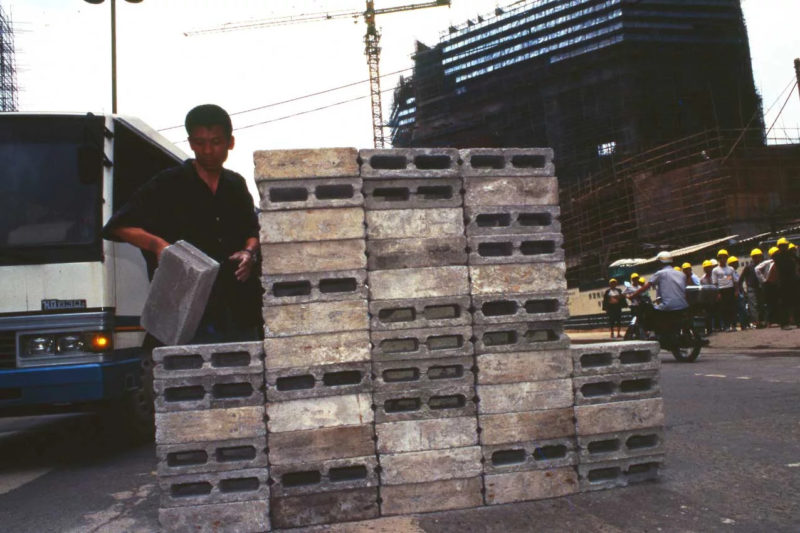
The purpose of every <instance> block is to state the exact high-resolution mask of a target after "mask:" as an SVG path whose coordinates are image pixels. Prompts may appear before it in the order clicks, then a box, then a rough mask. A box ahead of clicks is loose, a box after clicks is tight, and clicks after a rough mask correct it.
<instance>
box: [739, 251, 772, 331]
mask: <svg viewBox="0 0 800 533" xmlns="http://www.w3.org/2000/svg"><path fill="white" fill-rule="evenodd" d="M762 261H764V252H762V251H761V250H760V249H759V248H753V249H752V250H750V263H749V264H748V265H746V266H745V267H744V268H743V269H742V273H741V275H740V276H739V283H738V285H739V294H742V295H745V299H746V300H747V312H748V315H749V317H750V324H751V325H754V326H755V327H757V328H763V327H765V326H766V309H765V302H764V287H763V286H762V284H761V281H760V280H759V279H758V276H757V275H756V267H757V266H758V265H759V264H761V262H762Z"/></svg>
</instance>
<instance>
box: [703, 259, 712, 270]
mask: <svg viewBox="0 0 800 533" xmlns="http://www.w3.org/2000/svg"><path fill="white" fill-rule="evenodd" d="M713 266H714V263H712V262H711V259H706V260H705V261H703V268H708V267H713Z"/></svg>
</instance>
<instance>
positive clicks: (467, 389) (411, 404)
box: [373, 384, 476, 424]
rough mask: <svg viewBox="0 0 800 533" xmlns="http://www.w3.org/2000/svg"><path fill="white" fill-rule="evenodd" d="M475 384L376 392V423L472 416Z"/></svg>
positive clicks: (473, 412)
mask: <svg viewBox="0 0 800 533" xmlns="http://www.w3.org/2000/svg"><path fill="white" fill-rule="evenodd" d="M474 396H475V387H474V385H472V384H470V385H463V384H462V385H442V386H437V387H429V388H426V389H410V390H404V391H391V390H389V391H375V393H374V394H373V397H374V400H375V406H376V409H375V421H376V422H377V423H379V424H382V423H384V422H399V421H402V420H424V419H429V418H451V417H457V416H475V412H476V408H475V401H474Z"/></svg>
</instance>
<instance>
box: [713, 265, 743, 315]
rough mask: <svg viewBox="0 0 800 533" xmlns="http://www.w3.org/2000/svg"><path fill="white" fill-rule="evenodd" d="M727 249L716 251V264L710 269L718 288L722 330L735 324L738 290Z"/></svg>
mask: <svg viewBox="0 0 800 533" xmlns="http://www.w3.org/2000/svg"><path fill="white" fill-rule="evenodd" d="M728 257H729V254H728V251H727V250H724V249H723V250H720V251H719V252H717V261H718V262H719V265H717V266H716V267H715V268H714V270H712V271H711V281H712V282H713V283H714V285H716V286H717V289H719V295H718V296H717V298H718V300H717V301H718V303H719V314H720V315H721V317H722V331H734V330H735V324H736V300H737V298H738V297H739V290H738V288H737V287H736V271H735V270H733V268H731V267H730V266H729V265H728Z"/></svg>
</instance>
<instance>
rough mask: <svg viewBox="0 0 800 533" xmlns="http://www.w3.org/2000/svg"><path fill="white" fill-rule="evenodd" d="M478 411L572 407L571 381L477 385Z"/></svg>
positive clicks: (557, 380)
mask: <svg viewBox="0 0 800 533" xmlns="http://www.w3.org/2000/svg"><path fill="white" fill-rule="evenodd" d="M477 388H478V398H479V399H480V401H479V402H478V411H479V412H480V413H481V414H482V415H483V414H494V413H519V412H525V411H541V410H542V409H558V408H560V407H571V406H572V401H573V398H572V380H571V379H552V380H548V381H534V382H529V383H507V384H504V385H478V387H477Z"/></svg>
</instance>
